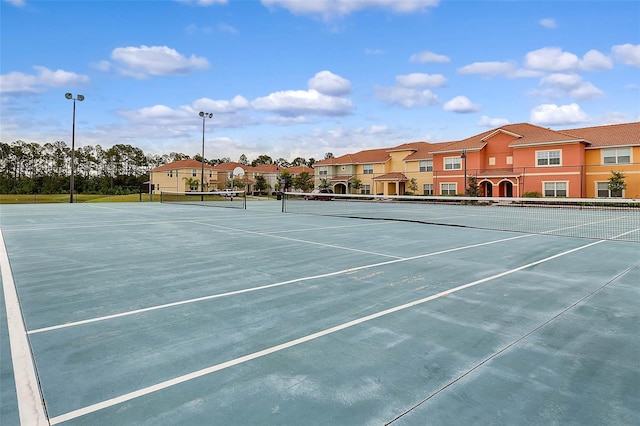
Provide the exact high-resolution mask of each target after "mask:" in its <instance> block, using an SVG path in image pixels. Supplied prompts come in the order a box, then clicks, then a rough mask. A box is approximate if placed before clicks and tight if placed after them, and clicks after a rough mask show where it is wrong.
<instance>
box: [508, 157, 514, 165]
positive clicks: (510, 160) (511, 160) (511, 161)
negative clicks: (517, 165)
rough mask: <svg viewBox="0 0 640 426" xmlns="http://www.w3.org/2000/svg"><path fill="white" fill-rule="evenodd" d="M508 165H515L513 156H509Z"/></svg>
mask: <svg viewBox="0 0 640 426" xmlns="http://www.w3.org/2000/svg"><path fill="white" fill-rule="evenodd" d="M507 164H513V156H511V155H507Z"/></svg>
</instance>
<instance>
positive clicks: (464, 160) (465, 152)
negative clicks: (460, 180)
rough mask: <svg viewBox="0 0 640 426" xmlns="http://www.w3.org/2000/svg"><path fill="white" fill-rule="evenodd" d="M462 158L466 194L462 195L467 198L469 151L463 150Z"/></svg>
mask: <svg viewBox="0 0 640 426" xmlns="http://www.w3.org/2000/svg"><path fill="white" fill-rule="evenodd" d="M460 158H462V162H463V163H464V192H463V193H462V195H464V196H466V195H467V150H466V149H463V150H462V155H461V156H460Z"/></svg>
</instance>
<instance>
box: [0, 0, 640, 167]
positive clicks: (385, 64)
mask: <svg viewBox="0 0 640 426" xmlns="http://www.w3.org/2000/svg"><path fill="white" fill-rule="evenodd" d="M0 24H1V29H0V37H1V38H0V47H1V49H0V51H1V53H0V114H1V115H0V118H1V120H0V141H1V142H4V143H12V142H14V141H17V140H23V141H25V142H37V143H39V144H45V143H47V142H55V141H65V142H66V143H67V145H68V146H71V133H72V122H73V120H72V117H73V101H71V100H67V99H65V93H67V92H70V93H72V94H73V96H74V97H77V95H83V96H84V97H85V99H84V101H82V102H80V101H76V119H75V145H76V147H80V146H85V145H91V146H96V145H100V146H102V147H103V148H108V147H110V146H113V145H115V144H125V145H131V146H134V147H137V148H140V149H142V150H143V151H144V153H145V154H150V155H155V154H158V155H163V154H170V153H172V152H178V153H184V154H187V155H189V156H191V157H193V156H195V155H199V154H201V151H202V140H203V133H204V146H205V158H207V159H217V158H225V157H228V158H230V159H231V160H232V161H238V159H239V158H240V156H241V155H243V154H244V155H245V156H246V157H247V158H248V159H249V161H251V160H252V159H255V158H257V157H258V156H260V155H268V156H270V157H272V158H273V159H274V160H275V159H278V158H284V159H286V160H293V159H295V158H296V157H303V158H306V159H308V158H314V159H316V160H320V159H323V158H324V157H325V154H326V153H332V154H334V155H335V156H339V155H343V154H346V153H352V152H357V151H361V150H365V149H374V148H381V147H393V146H397V145H400V144H402V143H407V142H414V141H426V142H447V141H454V140H460V139H464V138H467V137H470V136H473V135H476V134H478V133H481V132H484V131H487V130H489V129H492V128H496V127H499V126H502V125H505V124H509V123H522V122H527V123H531V124H536V125H540V126H544V127H549V128H552V129H568V128H576V127H589V126H598V125H604V124H615V123H625V122H633V121H640V1H638V0H633V1H616V0H608V1H569V0H565V1H563V0H556V1H517V0H502V1H481V0H479V1H471V0H469V1H460V0H442V1H438V0H163V1H157V0H137V1H120V0H109V1H88V0H86V1H56V0H47V1H44V0H41V1H35V0H0ZM201 111H202V112H206V113H211V114H213V117H211V118H205V119H202V118H201V117H200V116H199V112H201ZM203 122H204V123H203ZM203 124H204V132H203Z"/></svg>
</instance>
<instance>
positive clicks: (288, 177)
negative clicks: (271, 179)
mask: <svg viewBox="0 0 640 426" xmlns="http://www.w3.org/2000/svg"><path fill="white" fill-rule="evenodd" d="M283 180H284V190H285V191H286V190H287V189H289V188H291V187H292V186H293V175H292V174H291V172H289V171H288V170H283V171H282V172H280V175H279V176H278V182H282V181H283Z"/></svg>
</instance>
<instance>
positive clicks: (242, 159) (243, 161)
mask: <svg viewBox="0 0 640 426" xmlns="http://www.w3.org/2000/svg"><path fill="white" fill-rule="evenodd" d="M238 163H240V164H243V165H245V166H248V165H249V160H248V159H247V156H246V155H244V154H242V155H241V156H240V159H239V160H238Z"/></svg>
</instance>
